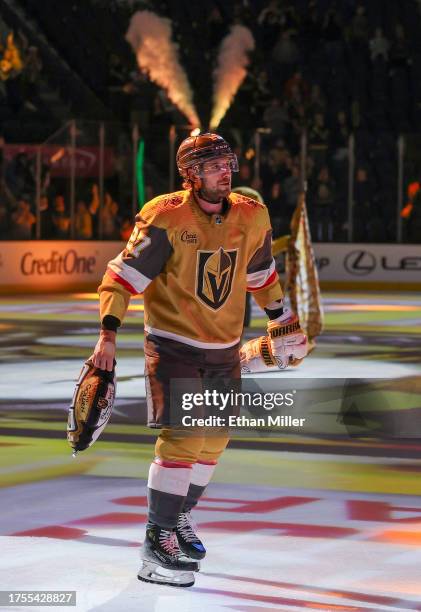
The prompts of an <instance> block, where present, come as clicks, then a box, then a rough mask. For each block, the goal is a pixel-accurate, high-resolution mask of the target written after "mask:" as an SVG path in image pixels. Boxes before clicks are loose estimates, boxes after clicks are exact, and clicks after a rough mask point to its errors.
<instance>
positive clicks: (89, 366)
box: [67, 359, 116, 454]
mask: <svg viewBox="0 0 421 612" xmlns="http://www.w3.org/2000/svg"><path fill="white" fill-rule="evenodd" d="M114 366H115V361H114ZM115 390H116V383H115V370H114V368H113V371H112V372H109V371H107V370H100V369H99V368H96V367H95V366H94V364H93V362H92V361H91V360H90V359H89V360H88V361H87V362H86V363H85V365H84V366H83V368H82V371H81V373H80V374H79V379H78V381H77V383H76V388H75V391H74V393H73V399H72V403H71V406H70V408H69V414H68V420H67V440H68V442H69V444H70V446H71V447H72V448H73V451H74V454H76V453H77V452H78V451H82V450H85V449H86V448H88V446H91V444H93V443H94V442H95V440H96V439H97V438H98V437H99V435H100V434H101V432H102V431H103V429H104V428H105V426H106V425H107V423H108V421H109V419H110V416H111V412H112V409H113V405H114V398H115Z"/></svg>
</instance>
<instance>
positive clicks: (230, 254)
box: [196, 247, 238, 310]
mask: <svg viewBox="0 0 421 612" xmlns="http://www.w3.org/2000/svg"><path fill="white" fill-rule="evenodd" d="M237 251H238V249H233V250H230V251H225V250H224V249H223V248H222V247H220V248H219V249H218V250H217V251H198V252H197V265H196V279H197V280H196V295H197V297H198V298H199V299H200V300H201V301H202V302H203V303H204V304H205V305H206V306H208V307H209V308H211V309H212V310H219V309H220V308H221V307H222V306H223V305H224V304H225V302H226V301H227V299H228V298H229V296H230V295H231V290H232V281H233V278H234V274H235V267H236V263H237Z"/></svg>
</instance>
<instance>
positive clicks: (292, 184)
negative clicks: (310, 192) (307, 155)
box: [283, 164, 301, 218]
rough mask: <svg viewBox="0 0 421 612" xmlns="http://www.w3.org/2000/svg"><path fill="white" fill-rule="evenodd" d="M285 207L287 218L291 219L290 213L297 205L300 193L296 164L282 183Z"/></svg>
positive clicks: (298, 170)
mask: <svg viewBox="0 0 421 612" xmlns="http://www.w3.org/2000/svg"><path fill="white" fill-rule="evenodd" d="M283 187H284V194H285V205H286V208H287V217H288V218H291V216H292V213H293V212H294V209H295V207H296V205H297V201H298V196H299V194H300V191H301V185H300V168H299V166H298V164H293V165H292V168H291V174H290V176H288V177H287V178H286V179H285V181H284V182H283Z"/></svg>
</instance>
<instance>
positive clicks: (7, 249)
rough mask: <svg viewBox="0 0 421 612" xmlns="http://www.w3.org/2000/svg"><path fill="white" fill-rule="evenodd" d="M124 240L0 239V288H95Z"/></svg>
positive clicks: (12, 289)
mask: <svg viewBox="0 0 421 612" xmlns="http://www.w3.org/2000/svg"><path fill="white" fill-rule="evenodd" d="M123 248H124V243H122V242H119V241H118V242H117V241H116V242H98V241H77V240H74V241H71V240H69V241H66V240H60V241H47V240H33V241H32V240H28V241H5V242H3V241H1V242H0V290H1V291H2V292H3V293H6V292H13V291H17V292H22V291H26V292H28V293H42V292H51V293H54V292H57V291H66V290H74V291H77V290H79V289H94V288H95V286H97V285H98V284H99V282H100V281H101V279H102V276H103V274H104V272H105V270H106V267H107V263H108V262H109V260H110V259H112V258H113V257H115V256H116V255H117V254H118V253H119V252H120V251H121V250H122V249H123Z"/></svg>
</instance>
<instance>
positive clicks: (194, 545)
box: [175, 512, 206, 560]
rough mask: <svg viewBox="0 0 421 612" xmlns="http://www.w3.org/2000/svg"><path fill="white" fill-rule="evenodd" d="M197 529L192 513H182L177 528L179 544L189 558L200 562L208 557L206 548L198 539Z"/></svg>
mask: <svg viewBox="0 0 421 612" xmlns="http://www.w3.org/2000/svg"><path fill="white" fill-rule="evenodd" d="M195 528H196V526H195V524H194V521H193V519H192V516H191V514H190V512H181V513H180V515H179V517H178V521H177V526H176V528H175V533H176V534H177V540H178V544H179V546H180V548H181V550H182V551H183V553H184V554H185V555H187V557H189V558H190V559H195V560H199V559H203V557H204V556H205V555H206V548H205V547H204V546H203V543H202V542H201V541H200V540H199V538H198V537H197V535H196V532H195Z"/></svg>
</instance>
